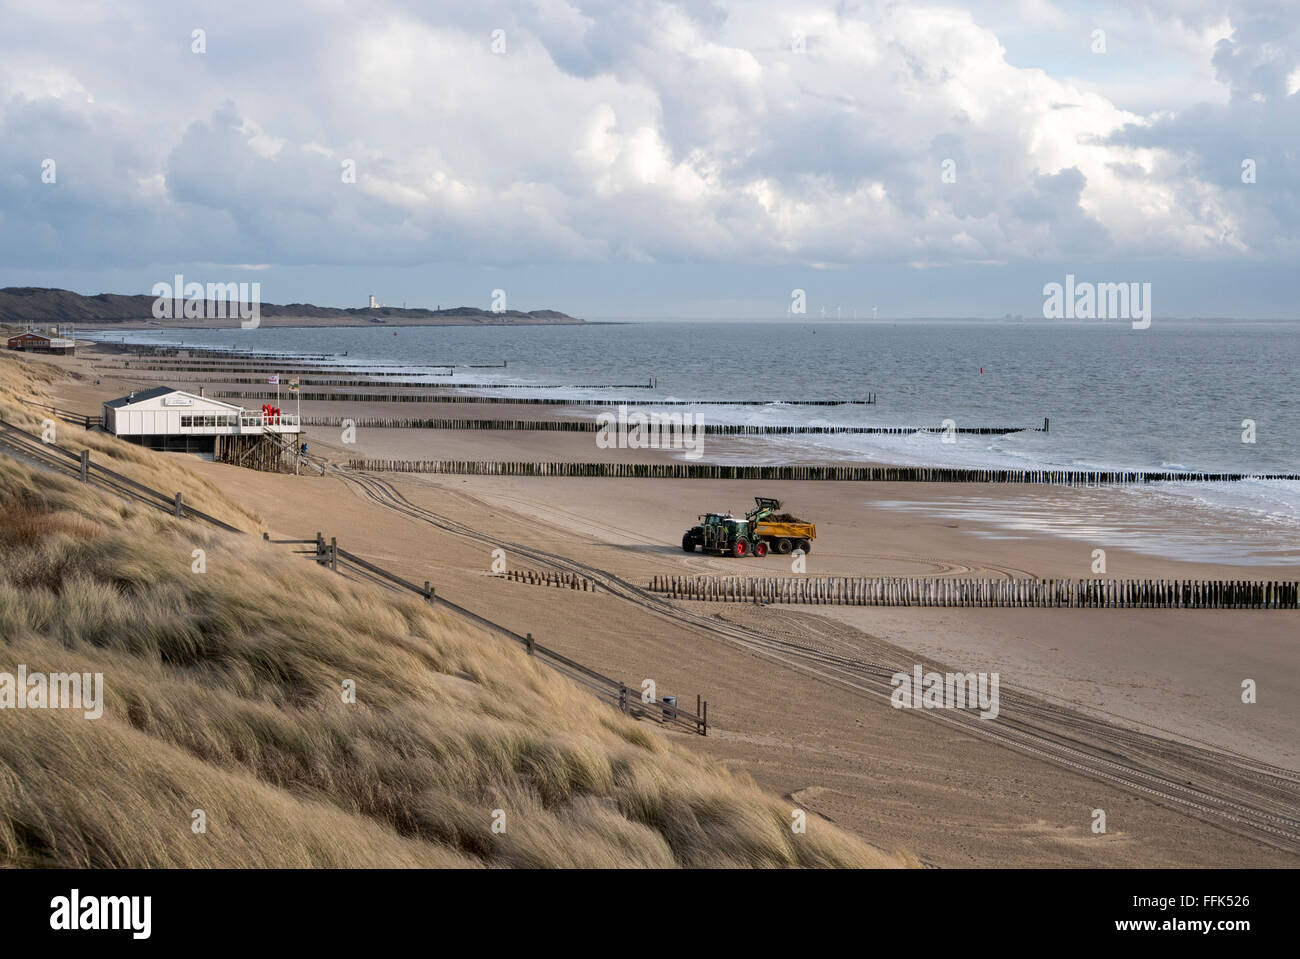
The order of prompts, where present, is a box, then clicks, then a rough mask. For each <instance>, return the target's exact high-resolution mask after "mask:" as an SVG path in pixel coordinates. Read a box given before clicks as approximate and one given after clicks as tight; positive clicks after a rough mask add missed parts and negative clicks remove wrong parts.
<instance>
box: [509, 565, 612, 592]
mask: <svg viewBox="0 0 1300 959" xmlns="http://www.w3.org/2000/svg"><path fill="white" fill-rule="evenodd" d="M504 577H505V578H506V579H508V580H510V582H512V583H528V584H529V585H530V586H558V587H560V588H561V589H576V590H579V591H581V592H584V593H594V592H595V591H596V584H595V583H594V582H592V581H591V580H589V579H587V578H586V577H585V576H579V575H578V574H577V573H561V572H556V571H554V570H537V569H508V570H506V571H505V573H504Z"/></svg>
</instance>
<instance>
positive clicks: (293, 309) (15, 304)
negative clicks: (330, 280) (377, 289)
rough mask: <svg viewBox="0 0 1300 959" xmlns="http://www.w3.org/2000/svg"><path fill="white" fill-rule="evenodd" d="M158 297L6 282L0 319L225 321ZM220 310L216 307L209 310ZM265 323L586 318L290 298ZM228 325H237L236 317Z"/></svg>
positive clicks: (22, 322)
mask: <svg viewBox="0 0 1300 959" xmlns="http://www.w3.org/2000/svg"><path fill="white" fill-rule="evenodd" d="M154 301H155V298H154V297H153V296H148V295H145V294H140V295H134V296H127V295H120V294H115V293H100V294H98V295H96V296H83V295H82V294H80V293H74V292H72V291H71V290H59V289H46V288H42V287H7V288H5V289H2V290H0V324H4V325H7V326H11V327H23V326H26V325H28V324H33V325H43V324H73V323H75V324H80V325H85V326H112V327H114V328H117V329H123V330H147V329H159V330H161V329H185V330H191V329H192V330H200V329H221V328H223V324H222V323H221V322H219V321H214V320H213V319H212V316H211V315H209V316H204V317H195V318H191V319H186V318H182V317H171V318H167V319H155V318H154V316H153V304H154ZM210 312H212V313H215V311H210ZM259 312H260V324H259V325H261V326H276V327H292V326H297V327H321V326H356V327H369V326H535V325H573V324H581V323H583V322H585V321H584V320H581V319H578V318H577V317H573V316H569V315H568V314H567V313H561V312H559V311H557V310H532V311H531V312H527V313H525V312H522V311H520V310H502V311H500V312H494V311H491V310H482V309H479V308H477V307H470V306H457V307H451V308H448V309H445V310H443V309H438V310H426V309H404V308H401V307H392V306H378V307H373V308H368V307H357V308H353V309H346V308H341V307H331V306H316V305H315V304H313V303H289V304H285V305H283V306H281V305H277V304H274V303H262V304H260V307H259ZM225 325H226V326H231V327H238V326H239V320H238V318H237V317H232V318H231V319H230V321H229V322H228V323H226V324H225Z"/></svg>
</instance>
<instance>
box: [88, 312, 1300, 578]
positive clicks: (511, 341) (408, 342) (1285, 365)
mask: <svg viewBox="0 0 1300 959" xmlns="http://www.w3.org/2000/svg"><path fill="white" fill-rule="evenodd" d="M78 335H79V336H81V337H82V338H86V339H100V340H106V341H126V342H135V343H157V344H166V345H178V344H182V343H183V344H184V345H186V346H198V347H221V348H231V347H233V348H237V349H247V350H255V351H262V352H275V353H283V354H285V355H286V357H289V356H296V355H300V354H304V353H324V354H333V356H331V357H330V358H328V359H325V360H322V361H320V362H321V363H322V364H323V365H328V364H338V365H340V366H343V365H346V366H351V367H357V366H360V367H366V368H372V369H374V370H376V371H393V370H402V371H405V372H406V374H407V375H408V377H409V378H412V379H417V378H426V377H427V379H428V381H429V382H430V384H431V385H438V386H444V387H445V386H455V385H456V384H458V383H459V384H491V385H493V386H494V387H498V388H494V389H492V390H491V394H492V395H511V394H513V393H517V394H518V395H521V396H530V397H546V396H551V397H558V398H573V399H583V398H600V399H611V398H626V399H627V400H628V401H629V403H630V404H632V405H634V406H635V407H636V408H638V409H642V410H646V411H651V410H654V409H655V406H654V403H655V401H656V400H669V399H671V400H711V401H717V400H729V399H730V400H741V399H743V400H763V401H767V402H766V403H765V404H764V405H759V406H753V405H745V406H739V405H737V406H728V405H713V404H710V405H706V406H697V407H692V406H687V407H674V408H673V411H675V412H691V413H695V414H696V415H697V417H698V418H700V419H702V420H703V421H704V422H705V423H719V424H724V423H725V424H754V425H768V424H770V425H801V424H806V425H813V426H900V427H920V428H925V431H924V432H919V433H911V434H905V435H874V434H866V435H863V434H830V435H820V434H814V435H779V436H770V437H765V438H764V439H765V442H764V443H763V444H761V447H760V448H761V450H762V452H761V453H760V454H759V455H758V456H757V457H749V458H747V460H746V461H747V462H772V463H792V462H824V461H835V462H855V463H894V464H918V465H936V466H987V467H1004V468H1014V469H1037V468H1075V469H1106V470H1112V469H1120V470H1188V471H1209V472H1240V473H1300V323H1296V322H1288V321H1277V322H1246V321H1232V322H1226V321H1225V322H1220V323H1211V322H1197V321H1161V320H1159V319H1158V318H1157V319H1156V320H1155V321H1154V322H1153V323H1152V325H1151V326H1150V328H1148V329H1145V330H1134V329H1132V328H1131V326H1130V325H1129V324H1127V323H1124V324H1119V323H1098V322H1077V323H1071V322H1060V323H1044V322H1028V323H1018V322H997V321H987V322H984V321H969V320H966V321H884V320H881V321H861V322H849V321H844V322H831V321H818V320H816V319H809V320H807V321H804V322H741V321H728V320H719V321H700V320H690V321H642V322H589V323H587V324H583V325H564V326H559V325H556V326H490V327H475V326H453V327H409V326H403V327H386V326H384V325H382V324H374V325H373V326H367V327H325V328H284V327H269V328H268V327H264V328H259V329H255V330H244V329H240V328H238V327H237V326H234V325H233V324H232V328H227V329H214V330H183V331H169V330H160V329H150V330H136V331H120V330H112V329H108V330H102V331H84V330H83V331H80V332H79V333H78ZM344 354H346V355H344ZM503 363H504V364H505V365H504V366H502V365H501V364H503ZM448 366H449V367H450V371H451V373H452V375H451V376H446V375H438V374H445V373H446V372H447V371H448ZM471 367H474V368H471ZM649 384H653V387H652V388H638V389H633V388H630V387H631V386H633V385H649ZM609 386H614V387H619V388H615V389H609V388H604V387H609ZM499 387H516V388H517V389H513V388H512V389H501V388H499ZM467 388H472V387H467ZM485 392H486V391H485ZM872 395H874V397H875V398H876V402H875V403H874V404H870V405H865V404H850V403H847V402H846V401H854V400H863V399H866V398H867V397H868V396H872ZM800 400H831V401H836V402H837V403H838V404H842V405H832V406H798V405H792V404H793V402H795V401H800ZM572 413H573V415H582V414H581V413H580V412H579V411H577V410H574V411H572ZM401 415H409V414H408V412H407V411H402V414H401ZM466 415H471V414H469V413H467V414H466ZM1044 419H1047V420H1049V421H1050V430H1048V431H1046V432H1044V431H1041V430H1026V431H1024V432H1016V433H1008V434H1005V435H997V436H980V435H971V434H963V433H958V434H956V436H955V440H956V442H944V441H943V440H944V438H945V437H944V434H943V432H942V429H941V428H942V426H943V425H944V424H945V421H949V420H950V421H952V422H953V423H954V424H955V425H956V426H957V427H959V428H964V427H979V426H993V427H1009V426H1014V427H1042V426H1043V421H1044ZM947 439H949V440H951V439H954V437H953V436H952V435H949V436H948V437H947ZM755 445H756V446H757V444H755ZM705 458H706V459H708V458H709V457H708V455H707V447H706V457H705ZM1141 493H1142V495H1143V496H1145V497H1146V499H1145V500H1143V501H1144V502H1151V501H1154V500H1152V497H1155V498H1156V499H1159V498H1162V497H1163V498H1165V499H1168V500H1169V501H1170V502H1172V503H1174V504H1175V505H1183V506H1185V507H1187V508H1189V509H1196V510H1209V511H1211V512H1213V513H1214V515H1215V516H1216V517H1217V518H1218V519H1219V520H1220V521H1221V522H1227V523H1229V524H1230V525H1229V528H1231V523H1232V522H1233V521H1234V517H1235V521H1236V522H1239V523H1240V524H1241V525H1242V526H1243V527H1245V526H1251V527H1256V526H1261V525H1262V526H1263V527H1264V528H1267V529H1269V530H1271V531H1273V532H1274V533H1276V534H1278V535H1279V536H1280V537H1281V538H1282V539H1283V540H1287V539H1291V538H1294V539H1295V540H1296V541H1297V543H1300V483H1296V482H1291V481H1269V480H1259V481H1256V480H1249V481H1245V482H1241V483H1225V484H1203V483H1202V484H1191V483H1170V484H1158V485H1157V486H1156V487H1154V488H1148V489H1145V490H1143V491H1141ZM1084 525H1085V526H1087V525H1088V524H1086V523H1085V524H1084ZM1066 532H1067V533H1068V531H1066ZM1091 532H1092V531H1090V530H1085V531H1084V534H1085V535H1091ZM1161 551H1162V552H1163V551H1166V550H1164V549H1162V550H1161ZM1286 552H1287V553H1288V554H1289V553H1290V552H1291V551H1290V550H1286Z"/></svg>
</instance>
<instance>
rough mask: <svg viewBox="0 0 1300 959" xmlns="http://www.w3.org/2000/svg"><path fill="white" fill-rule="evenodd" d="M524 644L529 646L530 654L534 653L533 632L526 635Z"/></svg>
mask: <svg viewBox="0 0 1300 959" xmlns="http://www.w3.org/2000/svg"><path fill="white" fill-rule="evenodd" d="M524 645H526V646H527V647H528V655H529V656H531V655H533V634H532V633H529V634H528V635H527V636H525V637H524Z"/></svg>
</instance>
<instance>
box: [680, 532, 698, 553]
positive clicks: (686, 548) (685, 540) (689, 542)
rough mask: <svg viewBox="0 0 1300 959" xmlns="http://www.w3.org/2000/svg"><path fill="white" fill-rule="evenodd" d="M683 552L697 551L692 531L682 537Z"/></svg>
mask: <svg viewBox="0 0 1300 959" xmlns="http://www.w3.org/2000/svg"><path fill="white" fill-rule="evenodd" d="M682 552H684V553H693V552H695V540H693V539H691V534H690V533H687V534H686V535H685V536H683V537H682Z"/></svg>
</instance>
